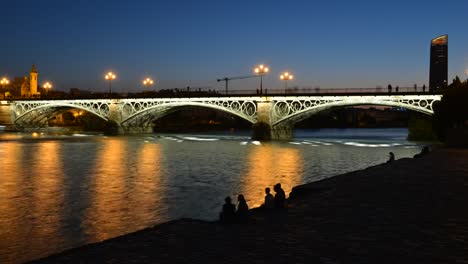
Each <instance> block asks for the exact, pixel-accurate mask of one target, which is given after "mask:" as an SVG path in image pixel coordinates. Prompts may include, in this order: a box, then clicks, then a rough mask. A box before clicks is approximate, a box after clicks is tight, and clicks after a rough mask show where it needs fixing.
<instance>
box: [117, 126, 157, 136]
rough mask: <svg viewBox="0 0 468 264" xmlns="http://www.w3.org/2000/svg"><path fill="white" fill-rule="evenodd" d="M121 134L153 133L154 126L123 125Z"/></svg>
mask: <svg viewBox="0 0 468 264" xmlns="http://www.w3.org/2000/svg"><path fill="white" fill-rule="evenodd" d="M120 128H121V131H120V132H121V134H126V135H128V134H151V133H153V132H154V131H153V127H123V126H121V127H120Z"/></svg>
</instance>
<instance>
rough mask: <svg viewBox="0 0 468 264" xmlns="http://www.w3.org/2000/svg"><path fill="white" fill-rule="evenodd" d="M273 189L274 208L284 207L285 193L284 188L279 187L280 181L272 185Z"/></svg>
mask: <svg viewBox="0 0 468 264" xmlns="http://www.w3.org/2000/svg"><path fill="white" fill-rule="evenodd" d="M273 190H274V191H275V192H276V194H275V198H274V201H275V208H285V207H286V194H285V193H284V190H283V189H282V188H281V183H277V184H276V185H275V186H273Z"/></svg>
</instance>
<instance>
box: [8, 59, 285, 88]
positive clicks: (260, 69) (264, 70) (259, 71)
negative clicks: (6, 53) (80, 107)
mask: <svg viewBox="0 0 468 264" xmlns="http://www.w3.org/2000/svg"><path fill="white" fill-rule="evenodd" d="M269 71H270V69H269V68H268V67H267V66H265V65H263V64H260V65H258V66H257V67H255V68H254V73H255V74H256V75H258V76H260V92H262V90H263V75H266V74H268V73H269ZM279 77H280V79H281V80H283V81H285V89H287V88H288V81H290V80H292V79H294V76H293V75H292V74H291V73H289V72H283V73H281V75H280V76H279ZM104 79H106V80H107V81H109V93H112V81H113V80H115V79H117V75H116V74H115V73H114V72H108V73H107V74H106V75H105V76H104ZM9 83H10V80H8V79H7V78H6V77H3V78H2V79H1V80H0V84H1V85H2V87H3V88H5V86H6V85H8V84H9ZM142 84H143V86H145V88H147V87H148V86H152V85H153V84H154V80H153V79H151V78H149V77H147V78H145V79H144V80H143V81H142ZM42 87H43V88H44V89H46V90H50V89H52V84H51V83H50V82H46V83H44V85H43V86H42Z"/></svg>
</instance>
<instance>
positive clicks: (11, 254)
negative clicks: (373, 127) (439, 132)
mask: <svg viewBox="0 0 468 264" xmlns="http://www.w3.org/2000/svg"><path fill="white" fill-rule="evenodd" d="M361 131H364V130H361ZM328 132H329V131H328ZM328 132H327V131H326V130H325V131H322V132H320V133H319V134H313V133H312V134H310V135H309V138H308V137H304V136H303V135H304V134H302V136H301V137H300V138H297V139H295V140H291V141H290V142H271V143H259V142H252V141H250V140H248V138H247V137H244V136H230V137H228V136H205V137H201V136H196V135H193V136H186V135H184V136H179V135H169V136H149V137H148V136H134V137H109V138H108V137H103V136H90V137H82V136H80V137H49V136H47V135H41V136H40V137H38V138H33V137H31V136H30V135H25V136H22V135H20V134H15V135H14V136H11V134H0V166H1V174H0V263H10V262H11V263H17V262H23V261H26V260H31V259H35V258H38V257H42V256H46V255H49V254H51V253H54V252H58V251H62V250H64V249H67V248H70V247H75V246H78V245H82V244H85V243H90V242H96V241H101V240H104V239H107V238H111V237H115V236H118V235H122V234H125V233H129V232H132V231H136V230H139V229H142V228H145V227H148V226H152V225H154V224H158V223H161V222H164V221H168V220H171V219H177V218H180V217H192V218H199V219H206V220H214V219H216V218H217V216H218V213H219V210H220V208H221V205H222V203H223V199H224V197H225V196H227V195H231V196H232V197H233V198H234V199H235V196H237V195H238V194H240V193H242V194H244V195H245V197H246V199H247V202H248V204H249V206H250V207H256V206H259V205H260V204H261V203H262V202H263V197H264V188H265V187H270V188H271V187H272V186H273V185H274V184H275V183H277V182H281V184H282V186H283V189H284V190H285V191H286V193H287V194H289V192H290V191H291V188H292V187H293V186H295V185H298V184H301V183H305V182H310V181H314V180H318V179H322V178H326V177H330V176H333V175H336V174H340V173H344V172H348V171H352V170H356V169H361V168H365V167H368V166H371V165H375V164H378V163H382V162H385V160H386V159H387V158H388V152H389V151H393V152H394V153H395V154H396V155H397V158H401V157H410V156H412V155H414V154H415V153H417V152H419V147H418V146H417V145H414V144H412V143H409V142H407V141H405V140H401V139H395V134H398V133H400V134H404V133H406V131H405V130H401V131H394V130H392V131H390V133H389V135H387V134H385V133H388V130H382V131H381V132H377V134H378V137H376V138H372V139H365V138H363V137H361V136H359V131H353V133H352V136H349V138H346V133H344V135H343V134H339V133H338V132H337V131H334V133H335V134H339V135H340V137H339V138H330V137H327V136H326V135H327V134H330V133H328ZM363 133H364V134H365V133H368V131H364V132H363ZM331 134H333V133H331ZM400 134H398V135H400ZM356 135H357V136H356ZM366 136H367V137H368V135H367V134H366ZM398 137H400V136H398ZM389 138H390V139H389Z"/></svg>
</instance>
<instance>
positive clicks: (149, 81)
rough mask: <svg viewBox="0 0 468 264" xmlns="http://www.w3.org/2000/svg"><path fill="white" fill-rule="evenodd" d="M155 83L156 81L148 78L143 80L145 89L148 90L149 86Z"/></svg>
mask: <svg viewBox="0 0 468 264" xmlns="http://www.w3.org/2000/svg"><path fill="white" fill-rule="evenodd" d="M153 83H154V81H153V79H151V78H146V79H144V80H143V85H144V86H145V88H147V87H148V86H151V85H153Z"/></svg>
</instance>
